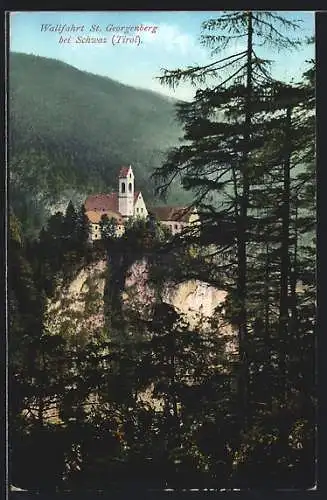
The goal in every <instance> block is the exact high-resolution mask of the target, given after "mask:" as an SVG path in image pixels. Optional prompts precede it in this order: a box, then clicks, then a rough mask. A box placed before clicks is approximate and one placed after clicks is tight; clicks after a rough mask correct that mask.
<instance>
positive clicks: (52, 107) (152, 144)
mask: <svg viewBox="0 0 327 500" xmlns="http://www.w3.org/2000/svg"><path fill="white" fill-rule="evenodd" d="M9 65H10V87H9V101H10V127H9V134H10V140H9V145H10V170H11V185H10V187H11V202H12V205H13V207H14V210H15V213H17V215H18V216H19V217H20V219H21V221H22V223H23V226H24V227H25V226H27V230H28V228H30V231H33V230H34V228H35V227H37V228H39V226H40V225H41V222H42V214H43V209H44V206H47V205H49V204H53V203H57V202H58V201H59V200H60V197H62V196H63V197H64V199H63V202H64V203H65V204H67V200H68V201H69V199H70V198H75V201H76V202H77V201H78V202H80V201H81V198H82V197H83V196H84V195H85V194H86V193H87V194H89V193H92V192H96V191H98V190H101V191H105V192H108V191H110V190H111V189H116V183H117V171H118V169H119V167H120V166H121V165H122V164H133V169H134V171H135V175H136V179H137V184H138V188H140V189H142V191H143V193H144V194H145V196H146V197H147V198H151V197H152V196H153V190H152V186H151V184H150V183H149V177H150V174H151V173H152V172H153V170H154V169H155V168H157V167H158V166H159V165H160V163H161V162H162V160H163V159H164V155H165V151H166V150H167V148H169V147H171V146H172V145H175V144H176V143H177V142H178V138H179V136H180V135H181V128H180V126H179V125H178V123H177V121H176V119H175V110H174V106H175V103H174V101H172V100H171V99H166V98H165V97H163V96H161V95H159V94H156V93H153V92H150V91H146V90H140V89H135V88H133V87H132V86H131V87H129V86H126V85H123V84H121V83H119V82H116V81H114V80H111V79H109V78H105V77H101V76H96V75H93V74H90V73H86V72H83V71H80V70H78V69H76V68H74V67H72V66H69V65H67V64H65V63H63V62H60V61H57V60H54V59H47V58H44V57H38V56H34V55H27V54H21V53H12V54H11V56H10V62H9ZM131 85H133V82H131ZM177 191H178V199H179V200H180V197H181V193H180V190H178V189H177ZM78 193H79V194H80V199H76V196H77V197H78ZM174 197H175V199H176V190H175V192H173V193H172V199H174ZM151 201H152V200H151Z"/></svg>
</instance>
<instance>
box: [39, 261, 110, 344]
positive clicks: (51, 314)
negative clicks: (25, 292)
mask: <svg viewBox="0 0 327 500" xmlns="http://www.w3.org/2000/svg"><path fill="white" fill-rule="evenodd" d="M105 273H106V261H105V260H101V261H98V262H97V263H95V264H91V265H89V266H88V267H86V268H83V269H82V270H81V271H80V272H79V273H78V274H77V276H76V278H75V279H74V280H73V281H72V282H71V283H69V284H68V285H66V286H61V287H60V288H59V289H58V290H57V294H56V297H55V298H54V299H52V300H51V301H49V304H48V308H47V314H46V318H45V328H46V329H47V330H48V331H49V333H52V334H60V335H63V336H64V337H75V336H76V335H79V336H82V337H87V336H89V335H92V333H94V332H95V331H98V330H99V329H101V328H103V326H104V300H103V296H104V288H105Z"/></svg>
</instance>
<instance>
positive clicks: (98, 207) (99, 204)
mask: <svg viewBox="0 0 327 500" xmlns="http://www.w3.org/2000/svg"><path fill="white" fill-rule="evenodd" d="M84 205H85V210H86V211H87V212H89V211H90V210H91V211H106V210H110V211H111V212H116V213H118V214H119V210H118V196H117V193H110V194H91V195H90V196H88V197H87V198H86V200H85V204H84Z"/></svg>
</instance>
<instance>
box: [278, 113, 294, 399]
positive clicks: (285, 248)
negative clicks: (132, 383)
mask: <svg viewBox="0 0 327 500" xmlns="http://www.w3.org/2000/svg"><path fill="white" fill-rule="evenodd" d="M291 112H292V110H291V107H288V108H287V111H286V127H285V161H284V165H283V195H282V239H281V266H280V301H279V376H280V382H281V384H280V386H281V399H282V401H285V398H286V385H287V366H286V365H287V363H286V360H287V350H288V333H289V332H288V325H289V319H288V310H289V303H288V300H289V293H288V284H289V271H290V257H289V246H290V245H289V231H290V187H291V177H290V163H291V148H290V141H291V139H290V132H291Z"/></svg>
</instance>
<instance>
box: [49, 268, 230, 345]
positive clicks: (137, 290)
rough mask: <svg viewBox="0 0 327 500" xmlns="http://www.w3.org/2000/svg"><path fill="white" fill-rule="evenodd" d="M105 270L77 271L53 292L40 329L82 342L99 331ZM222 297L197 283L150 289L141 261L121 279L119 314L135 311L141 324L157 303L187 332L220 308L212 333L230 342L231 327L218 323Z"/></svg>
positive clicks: (223, 293)
mask: <svg viewBox="0 0 327 500" xmlns="http://www.w3.org/2000/svg"><path fill="white" fill-rule="evenodd" d="M106 270H107V267H106V261H105V260H101V261H99V262H97V263H96V264H92V265H90V266H89V267H87V268H85V269H82V270H81V271H80V272H79V273H78V275H77V276H76V278H75V279H74V280H73V281H72V282H71V283H70V284H69V285H67V286H65V287H61V289H60V290H58V294H57V297H56V298H55V299H54V300H52V301H50V302H49V306H48V313H47V317H46V327H47V328H48V331H49V332H51V333H57V334H62V335H64V336H75V335H76V334H77V335H78V336H80V337H87V336H89V335H92V334H95V332H99V330H101V329H102V328H103V326H104V303H105V300H104V291H105V282H106ZM226 296H227V292H226V291H224V290H218V289H216V288H215V287H213V286H211V285H209V284H208V283H205V282H203V281H199V280H189V281H185V282H182V283H178V284H172V283H169V282H167V283H165V284H164V285H163V286H160V287H157V286H156V283H151V281H150V279H149V266H148V263H147V261H146V260H145V259H143V260H141V261H137V262H135V263H134V264H133V265H132V266H131V267H130V269H129V271H128V273H127V276H126V280H125V290H124V292H123V293H122V302H123V307H124V309H134V310H137V311H138V312H139V313H140V314H141V316H143V317H147V318H149V317H151V314H152V310H153V306H154V305H155V304H156V303H157V302H158V301H160V302H165V303H167V304H170V305H172V306H173V307H174V308H175V310H176V311H177V312H178V313H180V314H182V315H183V316H184V318H185V319H186V320H187V322H188V323H189V325H190V327H191V328H197V329H198V328H200V329H205V328H210V319H211V318H212V317H213V315H214V313H215V310H216V308H220V310H221V318H220V319H219V315H218V322H216V328H217V331H219V334H220V335H228V336H232V337H233V336H234V335H233V329H232V327H231V326H230V325H227V324H224V322H223V304H224V301H225V299H226ZM216 316H217V315H216ZM232 344H233V343H232ZM232 344H231V343H229V347H228V349H229V350H230V349H232V350H234V349H235V343H234V344H233V345H232Z"/></svg>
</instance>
